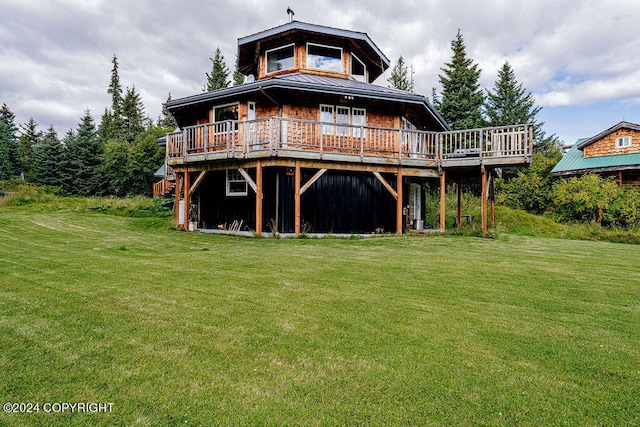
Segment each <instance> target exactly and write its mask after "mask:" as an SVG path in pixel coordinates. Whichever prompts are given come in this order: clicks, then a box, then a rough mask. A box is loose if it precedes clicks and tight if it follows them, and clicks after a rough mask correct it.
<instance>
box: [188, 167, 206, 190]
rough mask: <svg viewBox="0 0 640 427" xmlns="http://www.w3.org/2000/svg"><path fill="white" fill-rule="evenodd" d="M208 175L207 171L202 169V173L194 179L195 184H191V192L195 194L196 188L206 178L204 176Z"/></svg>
mask: <svg viewBox="0 0 640 427" xmlns="http://www.w3.org/2000/svg"><path fill="white" fill-rule="evenodd" d="M205 176H207V171H202V172H200V175H198V177H197V178H196V180H195V181H193V184H192V185H191V188H190V189H189V194H193V193H194V192H195V191H196V189H197V188H198V186H199V185H200V184H201V183H202V181H203V180H204V177H205Z"/></svg>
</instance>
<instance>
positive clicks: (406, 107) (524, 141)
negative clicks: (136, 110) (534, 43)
mask: <svg viewBox="0 0 640 427" xmlns="http://www.w3.org/2000/svg"><path fill="white" fill-rule="evenodd" d="M388 67H389V60H388V59H387V57H386V56H385V55H384V54H383V53H382V52H381V51H380V49H379V48H378V47H377V46H376V44H375V43H374V42H373V41H372V40H371V39H370V38H369V36H368V35H367V34H365V33H361V32H355V31H349V30H342V29H337V28H331V27H326V26H320V25H315V24H309V23H304V22H299V21H290V22H289V23H287V24H284V25H281V26H278V27H275V28H271V29H268V30H266V31H262V32H259V33H256V34H253V35H250V36H247V37H243V38H240V39H239V40H238V68H239V70H240V72H242V73H243V74H244V75H245V76H247V79H246V83H245V84H242V85H239V86H234V87H229V88H224V89H219V90H215V91H212V92H207V93H201V94H197V95H193V96H189V97H186V98H181V99H175V100H171V101H169V102H167V104H166V107H167V109H168V110H169V111H170V112H171V113H172V115H173V116H174V117H175V119H176V121H177V123H178V125H179V128H178V129H177V130H176V131H175V132H171V133H169V134H168V135H167V136H166V140H165V142H166V170H172V171H173V173H175V180H176V188H175V194H176V196H175V197H176V204H175V206H176V223H177V224H178V225H180V226H184V228H185V229H187V228H190V229H193V228H198V229H200V230H219V229H226V230H229V229H230V230H234V231H235V230H244V229H247V230H252V231H253V232H254V233H255V234H257V235H262V234H263V233H265V234H266V233H267V232H272V233H283V234H288V233H290V234H293V235H296V236H298V235H300V234H301V233H303V232H305V231H306V232H312V233H373V232H381V231H385V232H397V233H403V232H404V231H405V230H407V229H416V230H419V229H422V228H423V213H424V208H425V206H424V202H425V197H424V194H425V184H426V183H427V182H430V181H433V184H434V186H435V187H439V188H440V224H439V226H440V229H441V230H444V228H445V220H444V218H445V212H444V196H445V190H446V184H447V180H449V181H451V180H457V179H460V178H468V177H474V178H476V179H478V180H481V182H482V188H483V190H482V191H483V194H484V195H488V194H490V193H491V192H490V191H489V190H488V185H490V182H491V176H492V174H493V171H494V170H495V169H496V168H501V167H504V166H518V165H527V164H529V163H530V161H531V149H532V129H531V126H529V125H519V126H509V127H500V128H485V129H473V130H464V131H452V130H451V128H450V127H449V125H448V124H447V123H446V121H445V120H444V119H443V118H442V116H440V114H438V112H437V111H436V110H435V109H434V108H433V107H432V106H431V104H430V103H429V102H428V100H427V99H426V98H425V97H423V96H420V95H416V94H414V93H410V92H405V91H400V90H396V89H391V88H388V87H383V86H379V85H374V84H372V82H373V81H374V80H376V78H378V77H379V76H381V75H382V73H383V72H384V71H385V70H386V69H387V68H388ZM482 200H483V202H482V227H483V229H486V226H487V203H486V201H487V197H482ZM459 217H460V212H459V209H458V221H457V223H458V224H460V220H459Z"/></svg>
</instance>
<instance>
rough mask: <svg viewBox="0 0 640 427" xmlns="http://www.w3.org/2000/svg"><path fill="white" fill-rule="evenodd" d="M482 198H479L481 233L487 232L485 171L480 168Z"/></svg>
mask: <svg viewBox="0 0 640 427" xmlns="http://www.w3.org/2000/svg"><path fill="white" fill-rule="evenodd" d="M481 194H482V196H481V198H480V201H481V204H480V210H481V215H480V216H481V217H482V232H483V233H486V231H487V170H486V169H484V168H482V193H481Z"/></svg>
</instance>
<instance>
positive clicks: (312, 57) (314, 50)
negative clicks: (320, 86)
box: [307, 43, 342, 73]
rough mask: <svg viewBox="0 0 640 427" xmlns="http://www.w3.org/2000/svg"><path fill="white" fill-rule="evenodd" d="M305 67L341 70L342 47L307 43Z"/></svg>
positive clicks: (339, 71)
mask: <svg viewBox="0 0 640 427" xmlns="http://www.w3.org/2000/svg"><path fill="white" fill-rule="evenodd" d="M307 68H315V69H317V70H327V71H336V72H338V73H341V72H342V49H340V48H339V47H332V46H324V45H321V44H313V43H307Z"/></svg>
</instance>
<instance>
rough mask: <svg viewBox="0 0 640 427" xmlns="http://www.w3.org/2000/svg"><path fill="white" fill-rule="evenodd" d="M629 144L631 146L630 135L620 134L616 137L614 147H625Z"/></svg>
mask: <svg viewBox="0 0 640 427" xmlns="http://www.w3.org/2000/svg"><path fill="white" fill-rule="evenodd" d="M630 146H631V137H630V136H622V137H620V138H616V148H626V147H630Z"/></svg>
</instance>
